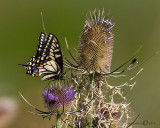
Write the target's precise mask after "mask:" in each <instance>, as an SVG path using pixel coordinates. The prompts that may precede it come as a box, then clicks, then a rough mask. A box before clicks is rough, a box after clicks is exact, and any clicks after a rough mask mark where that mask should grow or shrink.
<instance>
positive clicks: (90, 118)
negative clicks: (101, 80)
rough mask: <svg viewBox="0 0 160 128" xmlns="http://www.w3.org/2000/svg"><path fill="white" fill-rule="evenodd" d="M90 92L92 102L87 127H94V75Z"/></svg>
mask: <svg viewBox="0 0 160 128" xmlns="http://www.w3.org/2000/svg"><path fill="white" fill-rule="evenodd" d="M90 87H91V88H90V94H91V98H90V99H91V102H90V109H89V112H88V119H87V127H86V128H92V122H93V102H94V100H93V91H94V88H95V80H94V75H92V76H91V86H90Z"/></svg>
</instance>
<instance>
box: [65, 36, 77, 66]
mask: <svg viewBox="0 0 160 128" xmlns="http://www.w3.org/2000/svg"><path fill="white" fill-rule="evenodd" d="M65 42H66V47H67V50H68V52H69V54H70V56H71V57H72V59H73V60H74V61H75V62H76V63H77V64H78V65H79V63H78V62H77V61H76V59H75V58H74V57H73V55H72V54H71V52H70V50H69V47H68V43H67V39H66V37H65Z"/></svg>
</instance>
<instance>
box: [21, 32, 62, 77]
mask: <svg viewBox="0 0 160 128" xmlns="http://www.w3.org/2000/svg"><path fill="white" fill-rule="evenodd" d="M22 66H25V68H26V70H27V72H26V74H29V75H32V76H34V77H38V76H41V75H43V77H42V80H49V79H52V78H54V79H55V80H58V79H62V78H63V76H64V74H65V73H63V58H62V52H61V48H60V44H59V42H58V39H57V38H56V36H54V35H53V34H51V33H50V34H49V35H48V36H47V35H46V34H45V33H41V34H40V36H39V44H38V48H37V53H36V55H35V56H33V57H32V58H31V60H30V61H28V63H27V64H22Z"/></svg>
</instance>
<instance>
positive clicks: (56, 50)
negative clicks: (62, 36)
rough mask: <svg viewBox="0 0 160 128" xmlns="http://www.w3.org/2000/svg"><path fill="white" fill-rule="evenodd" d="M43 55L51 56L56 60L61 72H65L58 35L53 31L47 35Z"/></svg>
mask: <svg viewBox="0 0 160 128" xmlns="http://www.w3.org/2000/svg"><path fill="white" fill-rule="evenodd" d="M43 55H45V56H49V57H50V58H51V59H53V60H55V61H56V63H57V64H58V66H59V68H60V70H61V73H62V72H63V58H62V52H61V47H60V44H59V41H58V39H57V38H56V36H54V35H53V34H51V33H50V34H49V35H48V37H47V42H46V46H45V49H44V51H43Z"/></svg>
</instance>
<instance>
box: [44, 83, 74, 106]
mask: <svg viewBox="0 0 160 128" xmlns="http://www.w3.org/2000/svg"><path fill="white" fill-rule="evenodd" d="M42 96H43V98H44V100H45V102H46V103H48V104H49V106H50V107H52V108H56V109H59V108H61V107H62V106H63V104H64V107H69V106H71V105H72V101H73V99H74V96H75V92H74V89H73V88H69V87H68V86H62V87H61V88H60V89H58V88H57V87H51V88H50V89H45V90H44V92H43V93H42Z"/></svg>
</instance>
